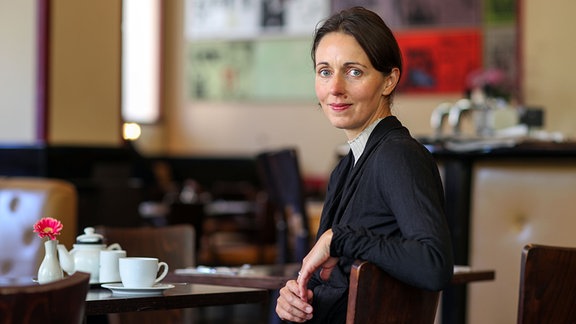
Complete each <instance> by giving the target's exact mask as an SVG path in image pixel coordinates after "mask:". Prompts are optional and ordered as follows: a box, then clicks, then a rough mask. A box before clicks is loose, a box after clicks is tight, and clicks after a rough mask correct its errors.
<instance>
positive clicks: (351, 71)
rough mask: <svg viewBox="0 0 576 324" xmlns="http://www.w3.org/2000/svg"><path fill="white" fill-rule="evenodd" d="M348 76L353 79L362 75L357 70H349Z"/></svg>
mask: <svg viewBox="0 0 576 324" xmlns="http://www.w3.org/2000/svg"><path fill="white" fill-rule="evenodd" d="M348 74H350V75H351V76H353V77H359V76H361V75H362V71H360V70H358V69H351V70H350V71H348Z"/></svg>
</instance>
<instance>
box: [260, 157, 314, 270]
mask: <svg viewBox="0 0 576 324" xmlns="http://www.w3.org/2000/svg"><path fill="white" fill-rule="evenodd" d="M256 160H257V165H258V168H259V172H260V177H261V179H262V183H263V186H264V189H265V190H266V192H267V193H268V196H269V199H270V202H271V204H272V206H273V209H274V219H275V223H276V231H277V233H276V242H277V249H278V255H277V262H278V263H288V262H301V261H302V259H303V258H304V256H306V254H307V253H308V251H309V250H310V244H311V237H312V236H311V234H310V230H309V219H308V218H309V217H308V213H307V210H306V197H305V192H304V183H303V179H302V174H301V172H300V166H299V161H298V153H297V150H296V149H295V148H287V149H280V150H275V151H266V152H261V153H259V154H258V155H257V157H256Z"/></svg>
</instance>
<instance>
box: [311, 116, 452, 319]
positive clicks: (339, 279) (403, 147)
mask: <svg viewBox="0 0 576 324" xmlns="http://www.w3.org/2000/svg"><path fill="white" fill-rule="evenodd" d="M353 163H354V157H353V155H352V152H350V153H349V154H348V155H347V156H345V157H344V158H343V159H342V160H341V161H340V163H339V164H338V165H337V166H336V168H335V169H334V171H333V172H332V175H331V176H330V181H329V184H328V190H327V194H326V200H325V203H324V208H323V211H322V218H321V220H320V226H319V229H318V234H317V237H319V236H320V235H321V234H322V233H323V232H325V231H326V230H327V229H329V228H332V231H333V233H334V234H333V238H332V243H331V245H330V253H331V255H332V256H334V257H339V258H340V259H339V263H338V267H337V268H336V269H335V270H334V271H333V272H332V275H331V277H330V279H329V280H328V281H322V280H321V279H320V277H319V276H318V272H316V273H315V274H314V276H313V277H312V279H311V280H310V282H309V285H308V287H309V288H310V289H312V290H313V291H314V297H313V307H314V318H313V319H312V320H311V321H310V322H314V323H331V324H332V323H344V322H345V318H346V305H347V297H348V284H349V276H350V267H351V264H352V263H353V262H354V260H355V259H362V260H366V261H370V262H373V263H375V264H376V265H378V266H379V267H380V268H382V269H384V270H385V271H386V272H388V273H389V274H390V275H392V276H394V277H396V278H397V279H399V280H402V281H404V282H406V283H409V284H411V285H414V286H417V287H421V288H426V289H430V290H441V289H443V288H444V287H445V285H446V284H447V283H448V282H449V281H450V279H451V277H452V273H453V269H454V264H453V256H452V244H451V240H450V232H449V229H448V225H447V222H446V218H445V214H444V191H443V187H442V181H441V178H440V174H439V172H438V167H437V165H436V163H435V161H434V159H433V158H432V155H431V154H430V152H428V150H426V148H425V147H424V146H422V145H421V144H420V143H419V142H418V141H416V140H415V139H414V138H412V136H411V135H410V133H409V131H408V129H406V128H405V127H404V126H402V124H401V123H400V122H399V121H398V119H397V118H396V117H393V116H390V117H387V118H385V119H383V120H382V121H380V122H379V124H378V125H377V126H376V127H375V128H374V130H373V131H372V133H371V134H370V137H369V139H368V142H367V144H366V148H365V149H364V152H363V153H362V156H361V157H360V159H359V160H358V162H357V164H356V165H353ZM374 289H379V288H377V287H374Z"/></svg>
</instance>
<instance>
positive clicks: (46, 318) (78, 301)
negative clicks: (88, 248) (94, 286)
mask: <svg viewBox="0 0 576 324" xmlns="http://www.w3.org/2000/svg"><path fill="white" fill-rule="evenodd" d="M89 281H90V274H88V273H84V272H75V273H74V274H73V275H72V276H69V277H66V278H64V279H62V280H58V281H54V282H50V283H47V284H43V285H38V284H37V285H28V286H5V287H0V323H2V324H11V323H21V324H36V323H37V324H50V323H54V324H56V323H70V324H80V323H82V322H83V321H84V309H85V303H86V294H87V293H88V289H89V287H90V286H89Z"/></svg>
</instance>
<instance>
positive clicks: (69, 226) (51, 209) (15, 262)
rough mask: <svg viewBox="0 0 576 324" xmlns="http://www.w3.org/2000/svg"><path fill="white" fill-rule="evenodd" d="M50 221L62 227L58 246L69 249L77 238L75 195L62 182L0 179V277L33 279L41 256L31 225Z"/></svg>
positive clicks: (71, 186)
mask: <svg viewBox="0 0 576 324" xmlns="http://www.w3.org/2000/svg"><path fill="white" fill-rule="evenodd" d="M42 217H53V218H56V219H58V220H60V221H61V222H62V224H63V225H64V228H63V231H62V234H61V235H60V236H59V237H58V239H59V241H60V243H63V244H65V245H66V246H67V247H70V248H71V247H72V244H73V243H74V240H75V237H76V236H77V231H76V227H77V193H76V189H75V187H74V186H73V185H72V184H70V183H68V182H66V181H63V180H56V179H46V178H25V177H16V178H10V177H6V178H0V277H2V276H5V277H11V276H31V277H32V276H35V275H36V273H37V271H38V267H39V265H40V262H41V260H42V258H43V256H44V246H43V244H42V239H40V238H39V237H38V236H37V235H36V233H34V232H33V226H34V223H35V222H36V221H37V220H38V219H40V218H42Z"/></svg>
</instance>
